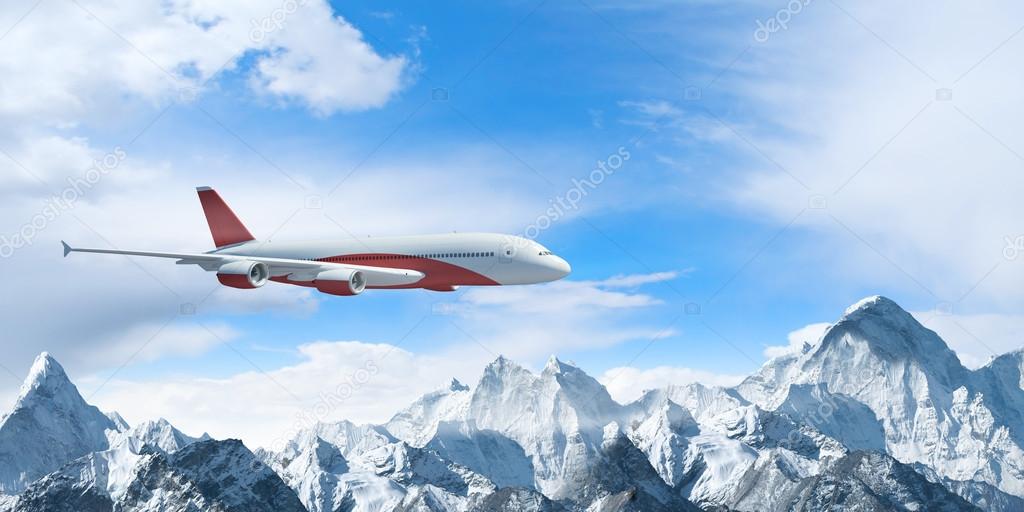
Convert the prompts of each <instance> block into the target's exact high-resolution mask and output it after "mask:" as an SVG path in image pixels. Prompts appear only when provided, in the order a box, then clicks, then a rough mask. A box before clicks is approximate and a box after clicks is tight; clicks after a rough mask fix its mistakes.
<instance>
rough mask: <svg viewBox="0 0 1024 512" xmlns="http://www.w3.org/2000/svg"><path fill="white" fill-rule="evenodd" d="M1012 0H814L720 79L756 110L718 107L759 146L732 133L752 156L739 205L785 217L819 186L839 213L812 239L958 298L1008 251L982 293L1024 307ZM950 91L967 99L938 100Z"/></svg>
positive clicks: (826, 217) (865, 280) (1017, 42)
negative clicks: (927, 4)
mask: <svg viewBox="0 0 1024 512" xmlns="http://www.w3.org/2000/svg"><path fill="white" fill-rule="evenodd" d="M998 4H999V5H998V6H996V5H994V4H984V5H982V4H971V5H964V6H962V8H957V9H930V10H928V13H927V14H926V15H922V10H921V6H920V4H917V3H913V2H895V3H894V2H859V3H857V4H856V5H852V4H851V5H849V6H846V7H843V9H846V11H847V12H848V13H849V15H848V14H847V13H844V11H843V10H841V9H840V8H839V7H837V6H836V5H832V4H830V3H822V4H815V6H814V8H808V9H805V10H804V11H802V12H801V13H800V14H799V18H797V19H794V20H793V22H792V23H791V24H790V28H789V29H788V30H787V31H784V32H779V33H776V34H774V35H772V37H771V39H770V40H769V41H768V42H767V43H765V44H754V45H753V47H752V49H751V51H750V52H749V54H747V56H746V57H745V58H744V59H742V60H741V61H740V62H738V63H737V65H736V67H735V69H734V70H733V72H730V73H728V74H726V75H724V76H723V77H722V80H720V81H719V82H718V84H717V85H716V87H720V88H725V89H727V90H728V91H729V92H730V93H732V94H735V95H736V96H737V103H738V104H741V105H749V106H750V107H751V109H752V110H749V111H748V112H755V113H756V114H755V115H753V116H752V117H749V118H739V119H737V118H734V117H731V116H728V115H727V114H726V112H719V115H722V116H723V117H724V118H725V120H726V121H727V122H729V123H731V124H733V125H734V127H736V128H737V130H738V131H740V132H741V133H743V136H744V137H745V138H746V139H747V140H749V141H750V142H751V143H752V144H753V145H755V146H757V148H758V150H757V151H755V150H753V149H751V148H750V146H748V145H747V143H746V142H745V141H742V140H740V139H738V138H737V137H735V136H732V137H730V139H731V140H732V143H733V144H735V146H734V147H736V148H742V150H743V151H744V152H746V154H749V155H750V157H751V159H750V162H749V164H747V166H745V167H743V168H742V169H741V172H740V175H739V176H738V177H737V178H736V179H735V180H734V182H733V183H732V186H731V187H726V188H724V189H723V190H726V191H728V192H729V194H730V195H731V197H730V199H731V200H732V201H733V202H734V204H735V205H736V207H737V208H741V209H743V210H746V211H748V212H751V213H753V214H758V215H761V214H768V215H769V216H771V217H772V218H774V219H775V220H776V221H777V222H779V223H780V224H787V223H789V222H790V221H791V220H792V219H793V216H794V214H795V213H796V212H797V211H799V210H800V209H801V208H804V207H806V206H808V205H809V203H810V198H811V197H812V196H814V195H816V194H820V195H821V196H822V199H824V204H825V205H827V209H821V210H808V211H807V212H805V214H804V215H802V216H801V217H800V218H799V219H797V224H798V225H803V226H806V227H810V228H812V229H813V230H815V231H817V232H821V233H825V234H826V236H827V238H824V239H822V240H821V242H819V243H817V244H816V245H815V247H812V248H811V249H810V250H815V249H816V248H821V257H822V258H828V260H829V261H830V264H834V265H836V266H837V268H840V269H842V271H841V275H842V277H843V278H845V279H849V280H851V281H853V282H857V283H859V285H860V286H862V287H863V286H879V287H881V286H885V285H889V286H901V287H905V288H908V289H914V291H915V292H921V293H928V292H925V291H924V290H922V289H921V287H920V286H919V285H918V283H920V284H921V285H923V287H924V288H927V289H928V290H929V291H930V292H931V293H934V294H935V295H937V296H938V297H937V298H936V299H935V300H948V301H951V302H953V301H955V300H956V299H958V298H959V297H960V296H961V295H963V294H964V293H965V292H966V291H967V290H970V289H972V288H973V287H974V285H975V284H977V283H979V282H980V281H982V280H983V276H985V275H986V274H987V273H988V272H989V271H990V270H991V269H992V268H993V265H995V264H997V263H998V262H1002V265H1001V266H1000V267H999V268H998V269H997V270H996V272H995V273H994V274H993V275H992V276H990V277H989V278H988V279H984V280H983V282H981V284H980V286H978V287H977V288H976V289H974V291H973V292H972V294H971V300H977V301H978V302H979V303H982V304H988V305H991V306H992V307H1002V308H1007V307H1008V306H1012V305H1017V306H1019V305H1020V304H1022V303H1024V294H1021V292H1020V288H1019V287H1018V286H1016V285H1015V283H1017V282H1019V281H1020V280H1021V278H1024V266H1021V265H1017V264H1014V262H1006V261H1003V259H1002V253H1001V252H1002V250H1003V248H1004V245H1005V242H1004V238H1005V237H1007V236H1010V237H1015V236H1016V235H1018V234H1021V232H1022V229H1021V227H1020V221H1019V219H1021V218H1022V217H1024V203H1022V202H1021V201H1020V200H1019V197H1018V195H1019V193H1018V191H1019V190H1021V189H1022V187H1024V175H1022V174H1021V173H1020V172H1019V169H1020V164H1021V160H1020V157H1019V156H1018V154H1021V153H1022V152H1024V133H1022V132H1021V131H1020V130H1019V129H1018V128H1017V127H1018V125H1019V120H1020V118H1021V117H1022V115H1024V105H1022V104H1021V103H1020V102H1019V101H1015V100H1016V98H1017V97H1018V91H1016V90H1015V89H1014V88H1013V87H1012V86H1011V85H1010V84H1015V83H1020V82H1021V80H1022V79H1024V71H1022V70H1021V68H1020V66H1016V65H1014V63H1015V62H1018V61H1019V60H1020V56H1021V54H1022V51H1024V38H1020V37H1014V38H1012V39H1009V40H1008V41H1006V44H1005V45H1002V46H1001V43H1002V42H1003V41H1004V40H1007V38H1009V37H1010V36H1011V35H1012V34H1015V31H1017V30H1018V29H1019V23H1018V22H1016V21H1014V20H1018V19H1020V17H1021V16H1022V15H1024V7H1022V6H1021V5H1020V4H1019V3H1014V2H999V3H998ZM850 15H852V16H854V17H856V19H857V21H855V20H853V19H851V17H850ZM861 23H863V24H864V25H866V26H867V27H868V28H869V29H870V31H869V30H868V29H865V28H864V26H861ZM753 28H754V27H751V33H752V30H753ZM871 31H873V32H874V34H872V33H871ZM748 37H749V36H748ZM879 39H881V40H884V42H883V41H880V40H879ZM809 48H814V50H813V51H810V50H809ZM892 48H896V49H897V50H898V52H899V53H897V51H894V50H893V49H892ZM997 48H998V49H997ZM993 50H995V51H994V53H991V55H989V53H990V52H993ZM986 56H987V57H986ZM972 68H973V69H972ZM965 73H966V74H965ZM930 77H934V80H933V79H932V78H930ZM943 88H949V89H951V90H952V101H942V100H941V97H940V96H937V90H939V89H943ZM937 98H939V99H938V100H937ZM739 110H743V109H739ZM759 152H763V153H764V154H766V155H768V156H769V157H771V159H772V160H773V161H774V162H776V163H777V164H778V165H779V166H781V167H783V168H784V169H785V170H786V171H787V172H788V174H787V173H786V172H782V171H781V170H780V169H779V168H778V167H777V166H776V165H775V163H773V162H769V161H767V160H766V159H764V158H763V157H762V156H761V155H760V154H759ZM1015 153H1016V154H1015ZM790 175H792V176H790ZM793 176H795V177H796V179H794V178H793ZM797 180H799V181H802V182H803V183H805V184H806V186H807V188H804V186H802V185H800V183H798V182H797ZM837 246H838V247H840V248H838V249H837V248H836V247H837ZM826 247H827V250H826V249H824V248H826ZM878 253H881V256H880V255H879V254H878ZM890 261H892V262H894V263H895V264H896V266H898V267H899V268H898V269H897V268H896V267H894V266H893V265H892V264H891V263H890ZM908 274H909V275H910V276H911V277H912V279H911V278H908V277H907V275H908ZM915 281H917V282H915ZM997 305H998V306H997Z"/></svg>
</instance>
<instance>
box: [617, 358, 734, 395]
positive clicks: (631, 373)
mask: <svg viewBox="0 0 1024 512" xmlns="http://www.w3.org/2000/svg"><path fill="white" fill-rule="evenodd" d="M743 377H744V376H742V375H722V374H717V373H713V372H709V371H706V370H699V369H693V368H685V367H677V366H658V367H655V368H650V369H646V370H642V369H639V368H634V367H630V366H623V367H618V368H611V369H609V370H608V371H606V372H604V374H602V375H601V377H600V378H599V379H598V380H599V381H600V382H601V383H602V384H604V385H605V386H606V387H607V388H608V392H609V393H610V394H611V395H612V398H614V399H615V400H617V401H618V402H620V403H629V402H631V401H633V400H636V399H637V398H640V396H641V395H643V392H644V391H646V390H649V389H656V388H661V387H665V386H668V385H677V386H679V385H684V384H690V383H693V382H699V383H701V384H704V385H705V386H735V385H736V384H739V383H740V381H741V380H743Z"/></svg>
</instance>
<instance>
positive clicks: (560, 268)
mask: <svg viewBox="0 0 1024 512" xmlns="http://www.w3.org/2000/svg"><path fill="white" fill-rule="evenodd" d="M554 259H555V261H554V263H555V265H554V267H555V270H556V271H557V272H558V273H559V276H558V279H561V278H563V277H565V276H567V275H569V273H571V272H572V267H570V266H569V262H568V261H565V260H563V259H562V258H560V257H558V256H555V257H554Z"/></svg>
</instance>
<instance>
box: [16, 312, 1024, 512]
mask: <svg viewBox="0 0 1024 512" xmlns="http://www.w3.org/2000/svg"><path fill="white" fill-rule="evenodd" d="M1022 375H1024V351H1017V352H1012V353H1009V354H1005V355H1003V356H1001V357H998V358H996V359H994V360H993V361H992V362H991V363H990V364H989V365H987V366H985V367H984V368H981V369H978V370H975V371H970V370H967V369H966V368H964V367H963V366H962V365H961V364H960V362H959V360H958V359H957V358H956V355H955V354H954V353H953V352H952V351H951V350H949V348H948V347H947V346H946V344H945V343H944V342H943V341H942V340H941V339H940V338H939V337H938V336H937V335H936V334H935V333H933V332H932V331H930V330H928V329H926V328H924V327H923V326H921V325H920V324H919V323H918V322H917V321H916V320H914V318H913V317H912V316H911V315H909V314H908V313H906V312H905V311H903V310H902V309H901V308H900V307H899V306H897V305H896V304H895V303H894V302H892V301H890V300H888V299H885V298H883V297H870V298H867V299H865V300H863V301H860V302H859V303H857V304H855V305H854V306H852V307H851V308H849V309H848V310H847V311H846V312H845V313H844V315H843V316H842V317H841V318H840V319H839V320H838V321H837V322H836V323H835V324H834V325H832V326H831V327H830V328H829V329H828V330H827V331H826V332H825V334H824V336H823V337H822V338H821V339H820V340H817V341H816V343H813V344H807V345H806V346H805V347H803V350H802V351H800V352H799V353H795V354H792V355H787V356H783V357H779V358H775V359H772V360H770V361H768V362H766V363H765V365H764V366H763V367H762V368H761V369H760V370H759V371H758V372H757V373H755V374H754V375H751V376H750V377H749V378H747V379H746V380H744V381H743V382H742V383H741V384H740V385H738V386H736V387H735V388H720V387H706V386H703V385H700V384H689V385H683V386H669V387H666V388H662V389H654V390H650V391H647V392H646V393H644V395H643V396H642V397H641V398H640V399H638V400H637V401H635V402H632V403H629V404H620V403H617V402H616V401H614V400H613V399H612V398H611V396H610V395H609V394H608V392H607V390H606V389H605V388H604V386H602V385H601V384H600V383H599V382H598V381H597V380H595V379H593V378H592V377H590V376H589V375H587V374H586V373H585V372H584V371H583V370H581V369H579V368H577V367H576V366H574V365H572V364H568V363H565V362H562V361H560V360H558V359H557V358H554V357H552V358H551V359H550V360H549V361H548V363H547V365H546V366H545V367H544V368H543V369H542V370H541V371H540V372H539V373H534V372H531V371H529V370H528V369H526V368H524V367H522V366H519V365H517V364H516V363H514V362H512V361H510V360H508V359H505V358H501V357H499V358H498V359H497V360H495V361H494V362H493V363H491V364H490V365H488V366H487V367H486V368H485V369H484V372H483V375H482V376H481V378H480V380H479V381H478V382H477V383H476V384H475V385H473V386H468V385H465V384H462V383H460V382H458V381H455V380H453V381H451V382H450V383H448V384H447V385H445V386H443V387H441V388H440V389H438V390H437V391H434V392H431V393H428V394H426V395H424V396H423V397H421V398H420V399H418V400H416V401H414V402H413V403H411V404H410V405H409V406H408V407H406V408H405V409H403V410H401V411H398V412H397V413H396V414H395V415H394V417H393V418H392V419H391V420H390V421H388V422H387V423H385V424H383V425H355V424H352V423H350V422H346V421H341V422H337V423H321V424H317V425H314V426H312V427H310V428H308V429H306V430H304V431H301V432H299V433H298V434H296V435H295V437H294V438H293V439H291V440H290V441H289V442H288V443H286V444H285V446H284V447H283V448H282V449H280V450H279V451H268V450H264V449H259V450H256V452H255V453H253V452H250V451H249V449H248V448H246V447H245V446H244V445H243V444H242V443H241V442H239V441H233V440H227V441H216V440H212V439H210V438H209V436H206V435H203V436H201V437H199V438H195V437H191V436H188V435H186V434H184V433H182V432H180V431H178V430H177V429H175V428H174V427H173V426H172V425H171V424H170V423H169V422H167V421H166V420H162V419H161V420H156V421H149V422H143V423H140V424H137V425H135V426H132V427H129V425H128V424H127V423H126V422H125V421H124V420H122V419H120V417H119V416H117V415H116V414H113V413H111V414H103V413H101V412H100V411H98V410H97V409H96V408H95V407H92V406H90V405H88V404H87V403H86V402H85V401H84V400H83V399H82V397H81V396H80V395H79V394H78V392H77V390H76V389H75V387H74V385H73V384H71V382H70V380H69V379H68V378H67V375H66V374H65V373H64V371H63V369H61V368H60V365H59V364H57V362H56V361H54V360H53V359H52V358H51V357H49V356H48V355H46V354H43V355H41V356H40V358H39V359H38V360H37V361H36V363H35V364H34V365H33V367H32V370H31V371H30V374H29V378H28V379H27V380H26V383H25V385H24V386H23V389H22V393H21V397H20V398H19V400H18V404H17V406H16V407H15V409H14V410H13V411H12V412H11V413H10V414H8V415H7V416H5V417H4V418H3V420H2V422H0V478H2V483H0V485H3V487H2V489H3V494H0V511H29V510H33V511H35V510H42V511H48V510H76V511H80V510H84V511H115V510H116V511H140V512H141V511H164V510H175V511H178V510H181V511H190V510H214V511H235V510H239V511H241V510H246V511H249V510H253V511H262V510H268V511H269V510H285V511H290V510H295V511H298V510H308V511H311V512H350V511H357V512H400V511H417V512H449V511H457V512H477V511H480V512H484V511H487V512H491V511H494V512H501V511H509V512H511V511H517V512H519V511H536V512H570V511H573V512H576V511H578V512H584V511H586V512H615V511H680V510H681V511H686V510H699V509H701V508H702V509H705V510H716V511H717V510H737V511H763V510H768V511H774V510H780V511H781V510H787V511H788V510H858V511H860V510H865V511H875V510H877V511H883V510H886V511H888V510H979V509H980V510H994V511H1013V510H1024V499H1022V497H1024V452H1022V450H1021V448H1020V447H1021V446H1024V443H1022V436H1024V421H1022V418H1024V379H1022Z"/></svg>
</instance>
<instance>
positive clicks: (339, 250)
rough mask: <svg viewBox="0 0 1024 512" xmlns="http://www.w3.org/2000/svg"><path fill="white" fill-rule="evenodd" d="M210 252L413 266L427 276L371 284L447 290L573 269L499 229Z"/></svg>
mask: <svg viewBox="0 0 1024 512" xmlns="http://www.w3.org/2000/svg"><path fill="white" fill-rule="evenodd" d="M210 254H230V255H237V256H254V257H266V258H284V259H291V260H310V261H323V262H330V263H343V264H349V265H359V266H368V267H380V268H392V269H411V270H416V271H419V272H422V273H423V274H424V277H423V278H422V279H418V280H417V281H415V282H411V283H396V282H373V281H372V280H370V281H368V282H367V288H428V289H436V290H442V291H443V290H447V289H454V287H458V286H488V285H491V286H493V285H510V284H534V283H544V282H549V281H555V280H558V279H561V278H563V277H565V276H567V275H568V274H569V272H570V271H571V269H570V267H569V264H568V263H567V262H566V261H565V260H564V259H562V258H560V257H558V256H556V255H554V254H552V253H551V252H550V251H548V250H547V249H546V248H544V247H543V246H541V245H540V244H538V243H536V242H533V241H531V240H527V239H525V238H522V237H515V236H511V235H502V234H494V233H450V234H440V235H418V236H397V237H382V238H374V237H368V238H362V239H356V238H351V239H347V240H330V241H306V242H273V241H266V242H260V241H251V242H246V243H244V244H239V245H237V246H232V247H226V248H223V249H220V250H217V251H214V252H212V253H210ZM284 282H288V281H284Z"/></svg>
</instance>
